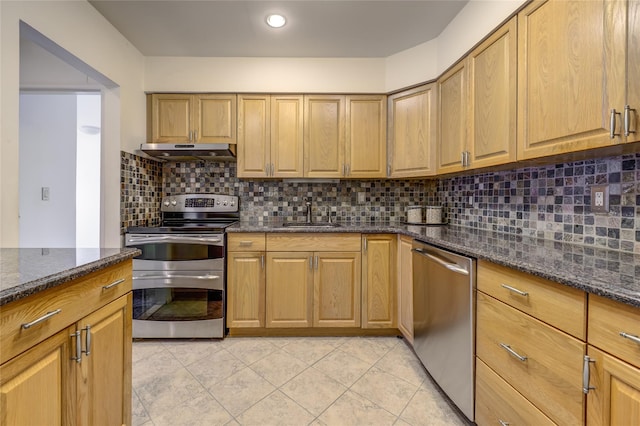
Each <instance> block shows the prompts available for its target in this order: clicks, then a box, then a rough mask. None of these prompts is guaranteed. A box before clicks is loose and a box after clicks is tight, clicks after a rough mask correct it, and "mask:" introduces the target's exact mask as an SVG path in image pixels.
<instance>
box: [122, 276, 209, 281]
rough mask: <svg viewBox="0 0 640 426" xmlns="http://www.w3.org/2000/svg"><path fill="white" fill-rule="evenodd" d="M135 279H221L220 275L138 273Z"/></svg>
mask: <svg viewBox="0 0 640 426" xmlns="http://www.w3.org/2000/svg"><path fill="white" fill-rule="evenodd" d="M133 279H134V280H168V279H169V280H170V279H191V280H219V279H220V276H219V275H138V276H134V277H133Z"/></svg>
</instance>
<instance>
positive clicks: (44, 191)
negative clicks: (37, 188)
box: [42, 186, 50, 201]
mask: <svg viewBox="0 0 640 426" xmlns="http://www.w3.org/2000/svg"><path fill="white" fill-rule="evenodd" d="M49 196H50V191H49V187H48V186H43V187H42V201H49Z"/></svg>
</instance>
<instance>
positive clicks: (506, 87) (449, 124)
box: [437, 18, 517, 173]
mask: <svg viewBox="0 0 640 426" xmlns="http://www.w3.org/2000/svg"><path fill="white" fill-rule="evenodd" d="M516 46H517V39H516V18H512V19H511V20H510V21H509V22H507V23H506V24H505V25H503V26H502V27H500V28H499V29H498V30H497V31H495V32H494V33H493V34H491V36H489V38H487V39H486V40H485V41H484V42H482V44H480V45H479V46H478V47H476V48H475V49H474V50H473V51H472V52H471V53H470V54H469V55H468V56H467V57H466V58H465V59H464V60H463V61H461V62H460V63H458V64H456V65H455V66H454V67H453V68H451V69H450V70H449V71H447V72H446V73H445V74H443V75H442V77H440V79H438V94H439V96H438V149H437V152H438V173H451V172H457V171H460V170H464V169H470V168H479V167H487V166H493V165H498V164H505V163H509V162H512V161H515V159H516V59H517V58H516Z"/></svg>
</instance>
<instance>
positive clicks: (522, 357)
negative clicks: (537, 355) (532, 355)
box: [500, 343, 527, 362]
mask: <svg viewBox="0 0 640 426" xmlns="http://www.w3.org/2000/svg"><path fill="white" fill-rule="evenodd" d="M500 346H502V348H503V349H504V350H505V351H507V352H509V354H510V355H512V356H514V357H516V358H518V359H519V360H520V361H522V362H525V361H526V360H527V357H526V356H523V355H520V354H519V353H518V352H516V351H514V350H513V349H511V346H509V345H506V344H504V343H500Z"/></svg>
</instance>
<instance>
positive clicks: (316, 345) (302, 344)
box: [282, 337, 336, 365]
mask: <svg viewBox="0 0 640 426" xmlns="http://www.w3.org/2000/svg"><path fill="white" fill-rule="evenodd" d="M314 339H315V338H311V337H309V338H306V339H298V340H294V341H292V342H290V343H288V344H287V345H285V346H284V347H283V348H282V349H283V350H284V351H286V352H288V353H290V354H291V355H293V356H294V357H296V358H298V359H299V360H301V361H303V362H304V363H306V364H307V365H313V364H314V363H316V362H317V361H319V360H320V359H322V358H324V357H325V356H326V355H327V354H328V353H330V352H332V351H333V350H334V349H335V348H336V345H335V342H334V341H333V340H323V339H321V338H318V340H317V341H316V340H314Z"/></svg>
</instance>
